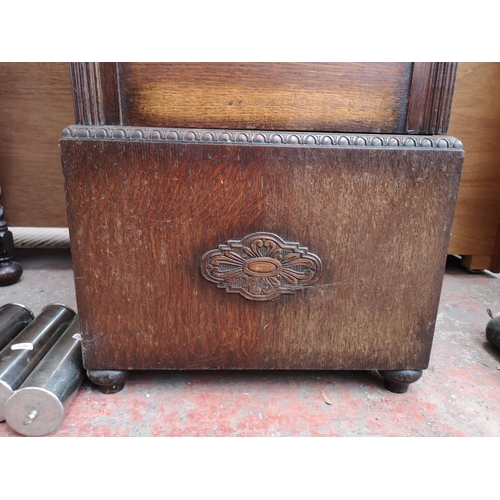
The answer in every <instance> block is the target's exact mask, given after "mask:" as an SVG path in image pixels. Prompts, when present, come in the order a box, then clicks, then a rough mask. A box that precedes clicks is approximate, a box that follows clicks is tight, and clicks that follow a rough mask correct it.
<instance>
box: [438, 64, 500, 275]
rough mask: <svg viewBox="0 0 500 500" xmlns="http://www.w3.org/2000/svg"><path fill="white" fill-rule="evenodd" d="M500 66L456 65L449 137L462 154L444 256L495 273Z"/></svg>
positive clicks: (498, 261)
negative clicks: (461, 148)
mask: <svg viewBox="0 0 500 500" xmlns="http://www.w3.org/2000/svg"><path fill="white" fill-rule="evenodd" d="M499 91H500V64H499V63H460V64H459V65H458V73H457V82H456V86H455V94H454V98H453V106H452V112H451V120H450V129H449V130H450V133H451V134H453V135H456V136H457V137H460V139H461V140H462V142H463V144H464V150H465V152H466V156H465V162H464V168H463V171H462V178H461V181H460V190H459V192H458V200H457V207H456V211H455V219H454V222H453V229H452V236H451V241H450V248H449V250H448V253H450V254H458V255H462V256H463V257H462V259H463V262H464V264H465V265H466V266H467V267H469V268H471V269H490V270H492V271H494V272H500V226H499V219H500V154H499V152H498V147H497V143H498V137H499V135H500V102H499V100H498V97H497V96H498V92H499Z"/></svg>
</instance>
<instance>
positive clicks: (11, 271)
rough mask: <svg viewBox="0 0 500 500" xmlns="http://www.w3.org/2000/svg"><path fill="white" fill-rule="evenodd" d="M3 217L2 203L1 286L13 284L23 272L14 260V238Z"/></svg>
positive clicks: (0, 231) (0, 194)
mask: <svg viewBox="0 0 500 500" xmlns="http://www.w3.org/2000/svg"><path fill="white" fill-rule="evenodd" d="M1 197H2V188H1V187H0V198H1ZM3 217H4V209H3V207H2V205H0V286H4V285H12V284H14V283H16V282H18V281H19V278H21V275H22V274H23V268H22V267H21V264H18V263H17V262H14V261H13V260H12V252H13V250H14V238H13V237H12V232H11V231H9V227H8V226H7V223H6V222H5V221H4V218H3Z"/></svg>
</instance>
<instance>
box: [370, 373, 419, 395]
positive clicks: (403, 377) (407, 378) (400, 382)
mask: <svg viewBox="0 0 500 500" xmlns="http://www.w3.org/2000/svg"><path fill="white" fill-rule="evenodd" d="M379 373H380V375H382V377H384V379H385V384H384V386H385V388H386V389H387V390H388V391H391V392H396V393H397V394H404V393H405V392H406V391H407V390H408V386H409V385H410V384H412V383H413V382H416V381H417V380H418V379H419V378H420V377H421V376H422V370H379Z"/></svg>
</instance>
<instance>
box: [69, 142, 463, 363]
mask: <svg viewBox="0 0 500 500" xmlns="http://www.w3.org/2000/svg"><path fill="white" fill-rule="evenodd" d="M61 149H62V159H63V169H64V172H65V178H66V191H67V199H68V217H69V225H70V231H71V238H72V252H73V259H74V260H73V261H74V270H75V283H76V293H77V299H78V310H79V314H80V320H81V326H82V335H83V346H84V359H85V365H86V367H87V368H91V369H385V370H389V369H424V368H426V367H427V364H428V360H429V354H430V350H431V344H432V337H433V331H434V324H435V318H436V314H437V307H438V302H439V296H440V289H441V283H442V277H443V273H444V264H445V257H446V249H447V247H448V242H449V234H450V227H451V220H452V216H453V209H454V201H455V197H456V192H457V189H458V182H459V174H460V168H461V163H462V157H463V152H462V151H454V150H440V149H438V148H433V149H432V150H425V149H424V148H420V149H419V150H418V151H417V150H415V148H414V149H405V148H400V149H390V148H388V149H385V150H381V149H380V148H378V149H377V148H372V147H364V148H356V147H352V146H349V147H345V148H343V147H336V148H333V147H332V148H328V147H327V148H321V147H309V146H294V147H290V146H288V147H286V146H276V147H273V146H269V145H267V146H258V145H237V144H229V145H224V144H185V143H167V142H163V143H155V142H146V141H143V142H140V141H137V142H135V141H130V140H129V141H128V142H125V141H120V140H107V141H106V140H104V141H103V140H101V141H99V140H89V139H87V140H78V139H67V140H62V141H61ZM259 231H264V232H272V233H275V234H277V235H279V236H280V237H281V238H283V239H284V240H286V241H296V242H300V244H302V245H304V246H307V248H308V249H309V250H310V251H311V252H313V253H314V254H316V255H318V256H319V257H320V258H321V260H322V262H323V272H322V276H321V278H320V280H319V281H318V282H317V283H315V284H313V285H312V286H310V287H308V288H307V289H305V290H301V291H298V292H296V293H295V294H293V295H281V296H279V297H277V298H276V299H273V300H271V301H267V302H255V301H250V300H247V299H245V298H244V297H242V296H240V295H239V294H229V293H225V291H224V290H222V289H219V288H217V286H216V285H215V284H214V283H211V282H209V281H208V280H206V279H205V278H204V277H203V276H202V274H201V271H200V262H201V258H202V256H203V255H204V253H205V252H207V251H208V250H210V249H213V248H217V246H218V245H219V244H223V243H225V242H226V241H227V240H228V239H239V238H242V237H244V236H245V235H247V234H250V233H253V232H259Z"/></svg>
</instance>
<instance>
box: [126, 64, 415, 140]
mask: <svg viewBox="0 0 500 500" xmlns="http://www.w3.org/2000/svg"><path fill="white" fill-rule="evenodd" d="M412 66H413V65H412V63H119V82H120V83H119V84H120V96H121V106H122V117H123V122H122V124H124V125H134V126H140V125H145V126H168V127H200V128H203V127H210V128H243V129H263V130H318V131H349V132H357V131H361V132H386V133H399V132H404V130H405V122H406V110H407V102H408V96H409V89H410V81H411V72H412Z"/></svg>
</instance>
